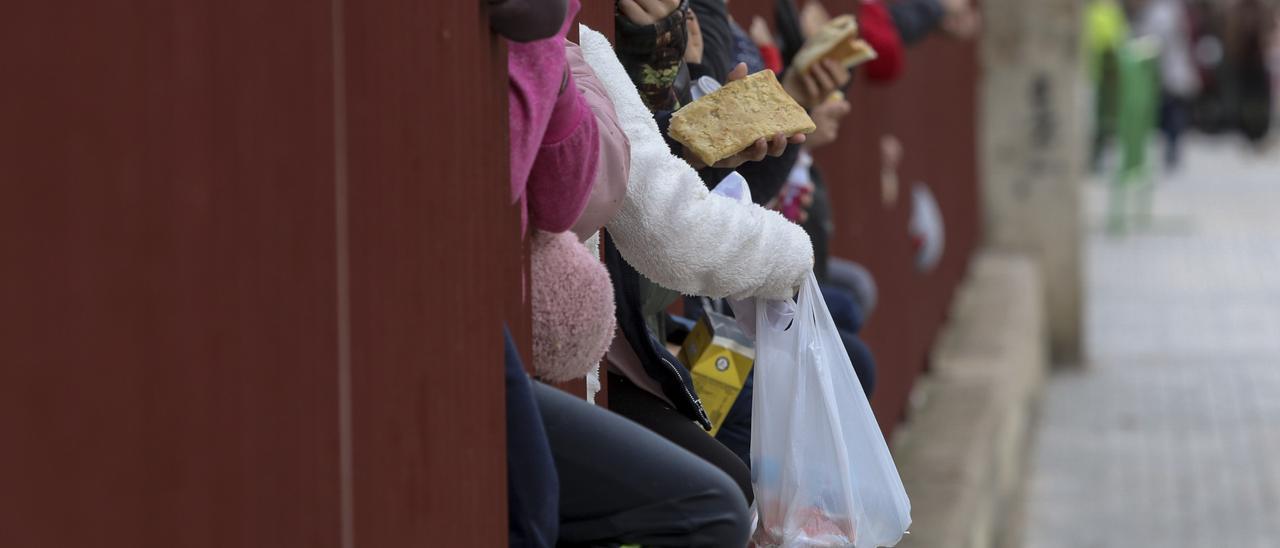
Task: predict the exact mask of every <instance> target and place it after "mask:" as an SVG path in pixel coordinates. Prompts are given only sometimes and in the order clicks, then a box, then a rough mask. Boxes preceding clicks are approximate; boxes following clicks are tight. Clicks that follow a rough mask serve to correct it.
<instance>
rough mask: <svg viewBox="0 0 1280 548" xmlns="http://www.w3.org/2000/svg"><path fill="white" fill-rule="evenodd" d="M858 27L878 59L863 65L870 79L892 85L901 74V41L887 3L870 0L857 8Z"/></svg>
mask: <svg viewBox="0 0 1280 548" xmlns="http://www.w3.org/2000/svg"><path fill="white" fill-rule="evenodd" d="M858 28H859V29H860V34H861V35H862V38H863V39H864V40H866V41H867V44H870V45H871V48H872V49H874V50H876V58H875V59H872V60H871V61H868V62H867V63H866V64H865V65H863V67H862V68H863V70H864V71H865V72H864V74H866V75H867V79H868V80H870V81H872V82H876V83H889V82H892V81H894V80H897V79H898V77H899V76H901V75H902V65H903V59H902V38H901V37H900V36H899V35H898V29H897V27H895V26H894V24H893V17H892V16H891V15H890V14H889V10H888V9H887V8H885V7H884V3H883V2H880V1H879V0H867V1H864V2H863V3H862V5H861V6H860V8H859V9H858Z"/></svg>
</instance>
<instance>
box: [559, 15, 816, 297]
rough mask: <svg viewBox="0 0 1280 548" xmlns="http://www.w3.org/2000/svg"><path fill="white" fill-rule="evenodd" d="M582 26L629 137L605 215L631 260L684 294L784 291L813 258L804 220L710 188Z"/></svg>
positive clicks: (604, 45)
mask: <svg viewBox="0 0 1280 548" xmlns="http://www.w3.org/2000/svg"><path fill="white" fill-rule="evenodd" d="M580 36H581V39H582V50H583V54H584V56H585V57H586V59H587V63H588V64H590V65H591V68H592V69H593V70H595V72H596V75H597V76H599V78H600V81H601V82H602V83H604V84H605V87H606V88H607V90H608V92H609V95H610V97H611V98H612V100H613V104H614V107H615V108H616V109H617V112H618V119H619V121H620V122H621V123H622V126H623V130H624V131H625V132H626V133H627V138H628V139H629V140H630V141H631V157H632V162H631V176H630V180H629V182H628V187H627V196H626V198H625V199H624V200H623V205H622V208H621V209H620V210H619V211H618V215H617V216H616V217H614V219H613V220H612V221H611V222H610V223H609V225H608V229H609V233H610V235H611V236H612V237H613V239H614V241H615V242H616V244H617V246H618V250H619V251H620V252H621V253H622V255H623V257H624V258H626V260H627V262H629V263H631V264H632V265H633V266H635V268H636V270H638V271H640V272H641V273H642V274H644V275H645V276H647V277H649V278H650V279H651V280H653V281H655V282H657V283H658V284H660V285H662V286H664V287H668V288H671V289H674V290H677V291H680V292H682V293H686V294H691V295H707V296H710V297H723V296H730V295H731V296H735V297H752V296H761V297H769V298H786V297H790V296H791V295H792V294H793V290H794V288H795V287H796V286H798V285H799V284H800V282H801V281H802V280H803V279H804V277H805V276H807V275H808V273H809V271H810V270H811V269H812V268H813V247H812V245H811V244H810V243H809V237H808V236H807V235H806V234H805V233H804V230H803V229H801V228H800V227H798V226H796V225H793V224H791V223H790V222H788V221H787V220H786V219H785V218H783V217H782V216H781V215H778V214H777V213H776V212H772V211H767V210H765V209H763V208H761V207H759V206H755V205H746V204H739V203H737V202H736V201H734V200H731V199H729V198H725V197H723V196H713V195H711V193H710V192H709V191H708V190H707V188H706V187H705V186H704V185H703V184H702V181H701V180H700V179H699V178H698V174H697V172H695V171H694V170H693V168H692V167H690V166H689V164H687V163H685V162H684V161H682V160H680V159H679V158H676V157H674V156H672V155H671V153H670V151H669V150H668V148H667V145H666V143H665V142H663V139H662V135H661V134H660V133H659V132H658V125H657V123H655V122H654V120H653V116H652V115H651V114H650V113H649V111H648V109H646V108H644V104H643V103H641V101H640V97H639V95H638V94H637V93H636V90H635V87H634V86H632V85H631V82H630V80H629V79H628V78H627V77H626V73H625V71H624V70H623V68H622V65H621V64H619V63H618V60H617V57H616V56H615V55H614V53H613V50H612V48H611V47H610V46H609V42H608V40H606V39H605V38H604V36H602V35H600V33H598V32H595V31H592V30H590V29H588V28H586V27H583V28H582V30H581V32H580Z"/></svg>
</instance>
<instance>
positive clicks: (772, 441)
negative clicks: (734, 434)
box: [751, 274, 911, 548]
mask: <svg viewBox="0 0 1280 548" xmlns="http://www.w3.org/2000/svg"><path fill="white" fill-rule="evenodd" d="M756 306H757V308H756V364H755V395H754V399H753V401H752V408H751V412H752V428H751V464H752V466H751V475H752V478H751V479H752V483H753V484H754V486H755V492H756V505H757V510H758V512H759V520H760V521H759V525H758V526H757V528H756V532H755V535H754V536H753V538H752V540H753V542H754V544H755V545H756V546H760V547H785V548H793V547H796V548H798V547H819V546H821V547H826V546H852V547H856V548H874V547H878V546H893V545H895V544H897V543H898V541H899V540H901V539H902V535H903V534H904V533H905V532H906V530H907V528H908V527H909V526H910V525H911V502H910V501H909V500H908V499H907V493H906V490H905V489H904V488H903V487H902V479H901V478H900V477H899V476H898V469H897V467H896V466H895V465H894V463H893V458H892V457H891V456H890V455H889V448H888V446H887V445H885V441H884V436H883V434H881V433H880V427H879V425H877V424H876V419H875V415H874V414H873V413H872V412H871V406H870V405H869V404H868V403H867V397H866V395H864V394H863V392H862V387H861V385H860V384H859V383H858V377H857V374H856V373H854V371H853V365H852V364H851V363H850V362H849V356H848V354H846V353H845V349H844V345H843V343H842V342H841V340H840V335H839V333H838V332H837V331H836V327H835V324H834V323H833V322H832V320H831V313H830V312H828V311H827V305H826V303H825V302H823V300H822V293H821V291H820V290H819V289H818V282H817V280H816V279H814V277H813V274H810V275H809V278H808V280H807V281H806V282H805V283H804V284H803V286H802V287H801V289H800V295H799V297H798V301H797V302H796V310H795V317H794V319H793V320H792V322H791V325H790V326H779V325H777V322H770V321H769V320H768V319H767V317H768V314H767V313H766V312H767V310H768V309H767V306H768V305H767V303H766V302H765V301H764V300H759V301H758V302H757V304H756Z"/></svg>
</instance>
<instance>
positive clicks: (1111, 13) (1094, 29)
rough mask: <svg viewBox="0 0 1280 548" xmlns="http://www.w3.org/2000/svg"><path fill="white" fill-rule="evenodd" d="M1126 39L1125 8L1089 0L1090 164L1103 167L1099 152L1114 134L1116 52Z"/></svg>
mask: <svg viewBox="0 0 1280 548" xmlns="http://www.w3.org/2000/svg"><path fill="white" fill-rule="evenodd" d="M1128 38H1129V22H1128V19H1127V18H1126V17H1125V13H1124V7H1123V6H1121V5H1120V3H1119V2H1117V1H1116V0H1090V1H1089V3H1088V4H1087V5H1086V6H1085V10H1084V40H1083V43H1084V46H1085V48H1086V50H1085V59H1086V61H1087V62H1088V67H1089V77H1090V79H1091V80H1092V82H1093V86H1094V103H1093V104H1094V128H1093V147H1092V149H1091V151H1090V160H1089V162H1090V166H1091V167H1092V168H1093V170H1094V171H1099V170H1101V169H1102V155H1103V152H1104V151H1105V150H1106V146H1107V142H1108V141H1109V140H1110V138H1111V136H1112V135H1113V134H1114V133H1115V118H1116V97H1117V94H1116V82H1117V77H1116V52H1118V51H1119V50H1120V47H1121V45H1123V44H1124V41H1125V40H1127V39H1128Z"/></svg>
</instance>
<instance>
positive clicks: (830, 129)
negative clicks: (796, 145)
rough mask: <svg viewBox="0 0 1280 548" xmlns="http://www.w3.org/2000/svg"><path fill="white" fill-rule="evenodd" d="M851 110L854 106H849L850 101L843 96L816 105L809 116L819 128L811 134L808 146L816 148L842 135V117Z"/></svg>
mask: <svg viewBox="0 0 1280 548" xmlns="http://www.w3.org/2000/svg"><path fill="white" fill-rule="evenodd" d="M850 110H852V107H851V106H849V101H846V100H844V99H843V98H841V99H831V100H828V101H823V102H822V104H821V105H818V106H816V107H814V108H813V110H812V111H810V112H809V116H811V117H812V118H813V124H814V125H815V126H817V129H815V130H814V132H813V134H812V135H810V136H809V141H808V142H807V143H806V146H808V147H809V148H810V149H814V148H818V147H820V146H822V145H825V144H829V143H831V142H833V141H835V140H836V138H837V137H839V136H840V119H841V118H844V117H845V115H847V114H849V111H850Z"/></svg>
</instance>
